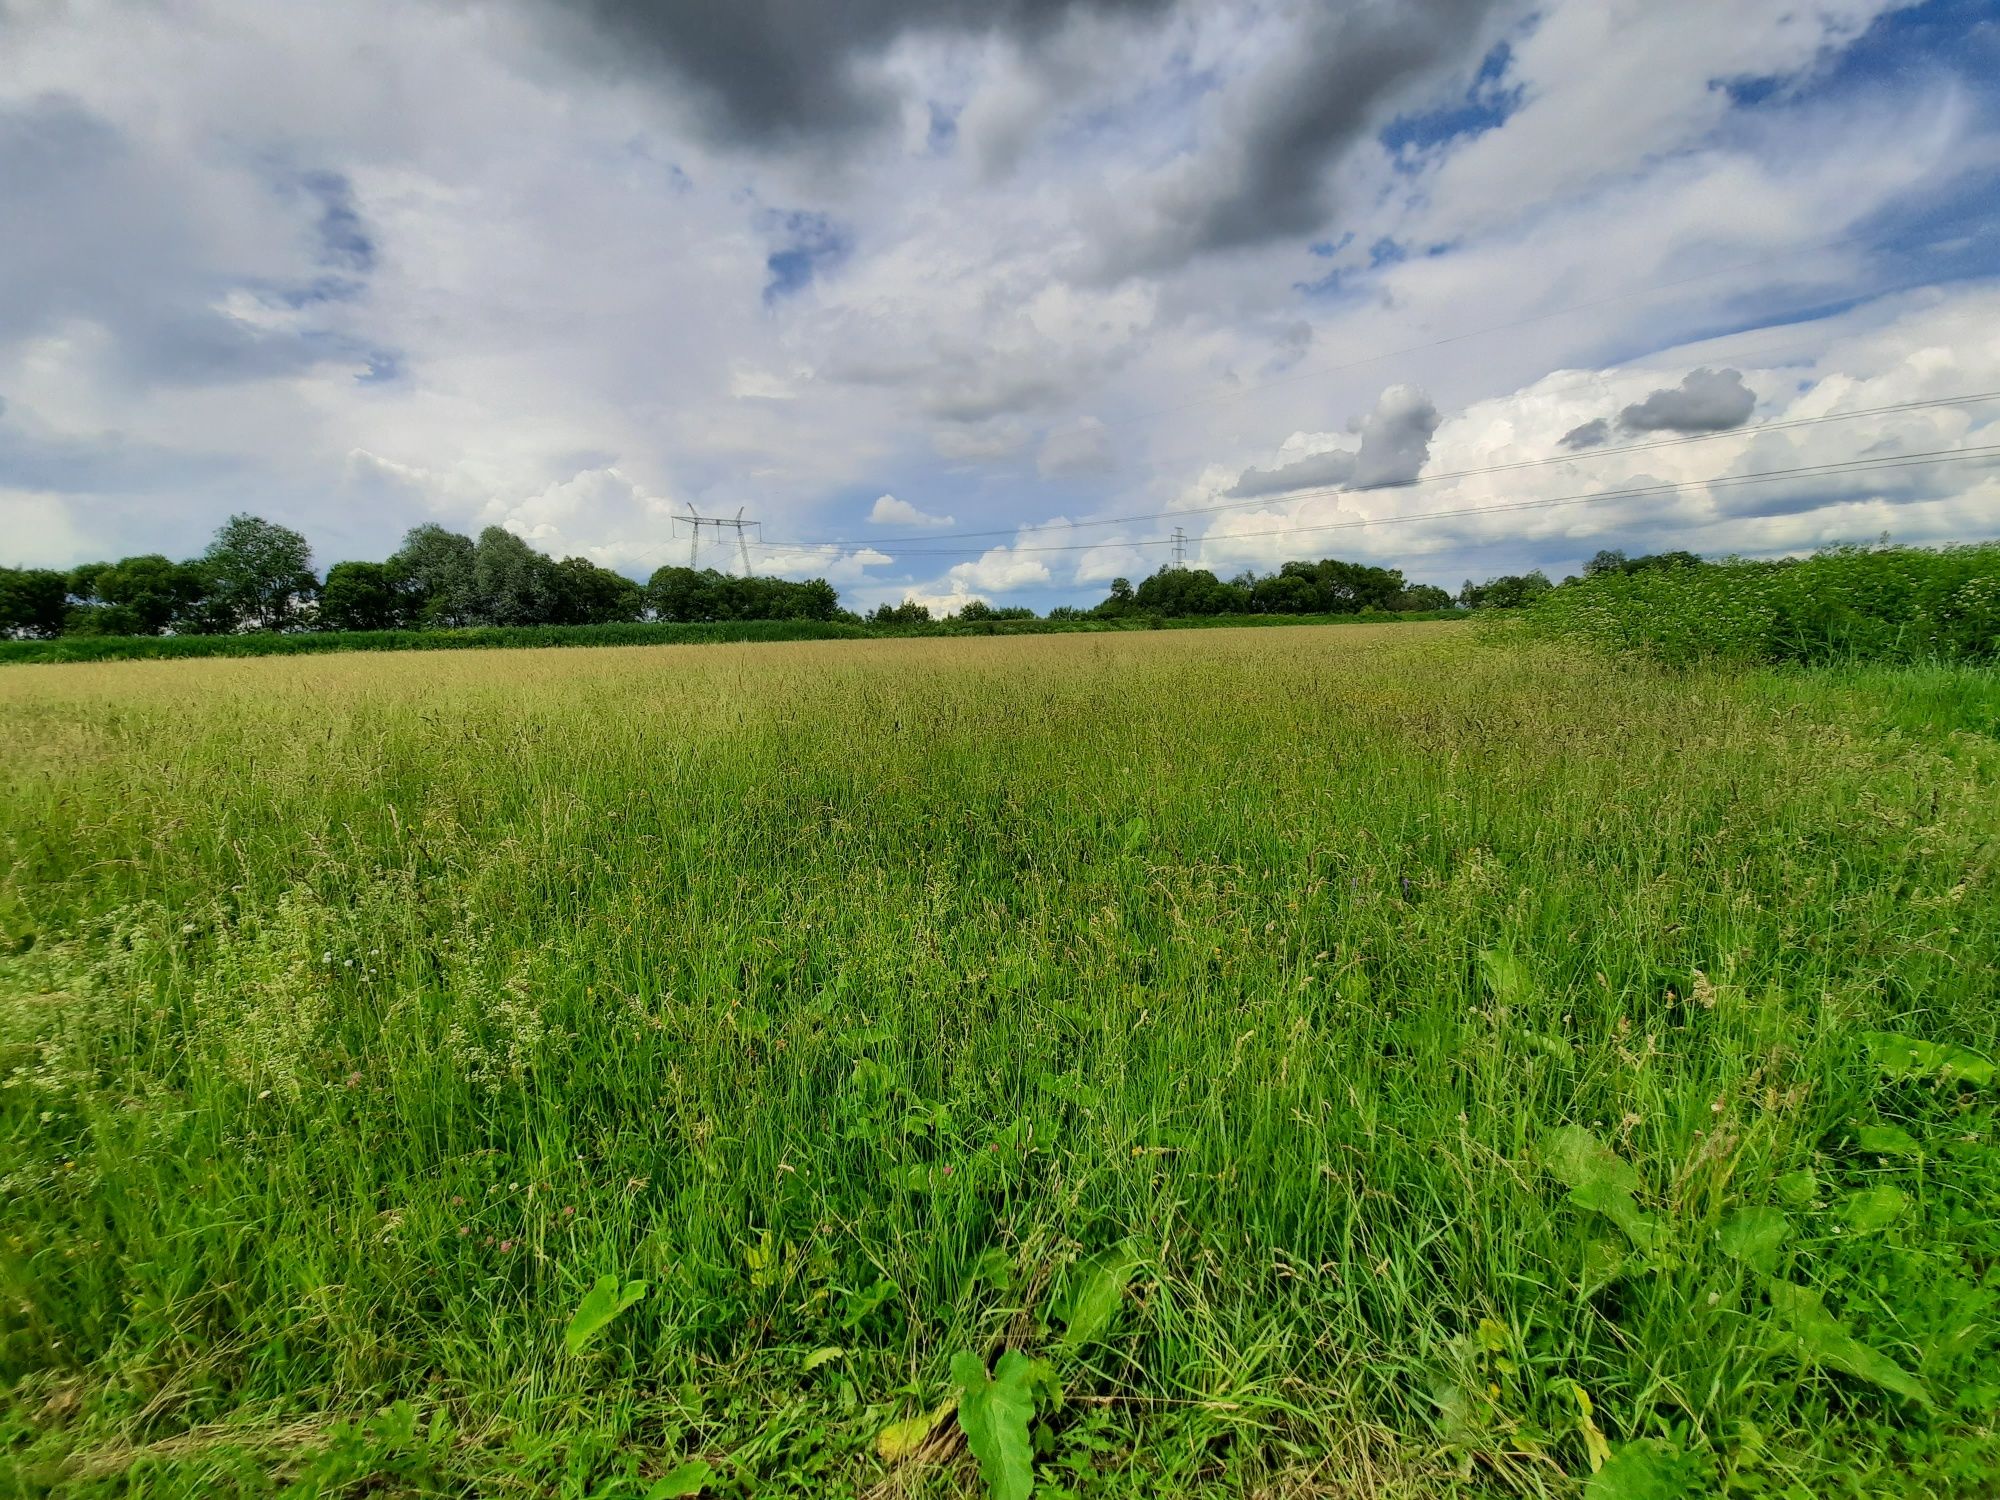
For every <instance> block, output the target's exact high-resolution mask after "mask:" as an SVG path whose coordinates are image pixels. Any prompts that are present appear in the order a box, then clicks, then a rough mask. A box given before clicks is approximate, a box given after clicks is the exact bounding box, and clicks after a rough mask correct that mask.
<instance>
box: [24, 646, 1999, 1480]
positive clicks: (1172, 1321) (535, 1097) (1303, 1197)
mask: <svg viewBox="0 0 2000 1500" xmlns="http://www.w3.org/2000/svg"><path fill="white" fill-rule="evenodd" d="M1941 670H1942V669H1937V668H1927V669H1923V671H1924V673H1926V674H1928V675H1927V677H1926V680H1927V681H1930V682H1931V683H1932V685H1931V686H1929V687H1921V686H1920V687H1918V688H1916V689H1913V690H1912V691H1911V692H1910V693H1909V694H1907V695H1905V710H1900V711H1899V712H1900V713H1901V715H1902V716H1901V717H1900V718H1899V719H1897V721H1896V722H1890V721H1889V720H1888V719H1887V718H1885V717H1884V716H1883V710H1882V705H1883V704H1884V703H1886V702H1890V701H1891V699H1892V698H1893V689H1894V687H1895V685H1896V684H1897V683H1900V682H1904V681H1906V680H1910V679H1908V678H1907V677H1906V676H1905V674H1903V673H1901V672H1899V671H1897V670H1894V669H1886V668H1875V669H1870V670H1869V671H1866V672H1864V671H1861V670H1860V669H1850V671H1849V672H1848V673H1847V674H1845V675H1844V676H1843V677H1842V678H1841V679H1840V683H1839V686H1838V689H1837V690H1833V691H1829V692H1827V693H1825V694H1823V695H1814V694H1812V693H1810V692H1808V691H1806V690H1805V688H1804V683H1805V681H1806V680H1805V679H1800V678H1792V679H1787V680H1784V681H1782V682H1779V681H1774V680H1771V679H1765V678H1761V677H1753V678H1749V679H1744V680H1732V679H1724V678H1718V677H1712V676H1708V675H1705V674H1700V673H1682V674H1675V675H1668V674H1663V673H1660V672H1658V671H1656V670H1653V669H1651V668H1650V667H1647V666H1645V665H1643V664H1635V663H1632V662H1630V661H1617V660H1606V659H1602V658H1600V657H1597V656H1595V655H1591V654H1583V653H1575V652H1571V651H1567V650H1563V649H1560V648H1553V647H1548V646H1541V645H1533V644H1529V645H1526V646H1523V647H1520V648H1519V649H1515V650H1509V651H1497V650H1492V649H1486V648H1482V647H1481V646H1479V645H1478V644H1477V643H1475V642H1472V641H1470V640H1469V639H1467V638H1466V637H1465V636H1464V634H1463V633H1461V632H1455V631H1452V630H1450V629H1449V628H1446V627H1441V626H1440V627H1414V628H1398V629H1394V630H1390V629H1386V628H1385V629H1369V628H1365V627H1355V628H1349V629H1342V630H1297V631H1288V632H1283V633H1273V632H1268V631H1202V632H1159V633H1135V634H1121V635H1083V636H1050V637H1040V638H1026V639H1005V640H991V641H988V640H936V641H876V642H865V641H864V642H827V643H804V644H798V645H790V646H775V647H760V648H758V649H756V650H748V649H740V648H731V647H718V648H716V649H714V650H710V651H703V652H666V651H660V652H650V653H649V652H644V651H634V650H624V651H603V652H598V651H580V650H571V651H561V652H511V653H504V654H503V653H459V654H455V655H452V656H423V655H407V656H387V657H360V656H354V657H342V658H331V659H314V660H309V661H299V660H290V659H282V658H281V659H274V660H259V661H210V662H185V663H177V664H171V665H169V666H166V667H160V666H154V665H147V664H137V663H135V664H125V665H117V664H113V665H105V666H93V667H77V668H75V669H72V670H67V671H63V672H48V673H8V674H0V732H4V734H5V735H6V739H7V754H6V755H5V757H4V762H0V764H4V772H3V773H0V774H4V776H5V778H6V782H5V793H6V794H5V797H4V799H0V856H4V866H0V868H4V871H5V875H4V880H0V932H4V936H5V939H6V942H7V946H8V948H9V949H10V950H11V956H10V957H8V958H7V959H6V960H5V963H4V967H0V996H4V998H0V1072H4V1081H5V1084H6V1087H5V1089H4V1090H0V1180H4V1185H5V1190H6V1201H7V1204H8V1208H7V1214H6V1222H5V1225H4V1228H0V1379H4V1380H5V1381H6V1382H7V1383H8V1384H7V1388H6V1389H7V1395H6V1400H5V1403H4V1407H5V1410H4V1415H0V1464H4V1465H5V1466H6V1467H5V1470H4V1473H5V1475H6V1476H7V1477H9V1478H11V1480H12V1482H13V1484H14V1486H15V1489H16V1490H17V1491H21V1492H26V1493H49V1494H62V1495H65V1496H91V1495H105V1496H109V1495H167V1494H174V1495H188V1496H195V1495H201V1496H208V1495H215V1494H232V1493H242V1494H275V1493H280V1492H283V1493H288V1494H362V1493H367V1494H374V1495H394V1496H403V1495H420V1494H421V1495H436V1494H451V1495H506V1494H554V1495H572V1496H616V1495H627V1496H636V1495H640V1494H643V1493H646V1491H647V1488H648V1486H649V1485H650V1484H651V1483H652V1482H653V1481H654V1479H655V1478H656V1477H658V1476H666V1475H672V1474H676V1473H678V1474H680V1475H681V1476H682V1478H683V1479H684V1480H686V1481H687V1482H688V1483H694V1482H697V1481H699V1480H700V1479H701V1476H702V1475H703V1474H706V1476H707V1480H706V1483H707V1486H708V1487H707V1489H706V1491H705V1492H706V1493H709V1494H716V1495H732V1496H742V1495H750V1494H755V1495H759V1496H770V1495H801V1496H806V1495H811V1496H822V1495H841V1494H858V1493H869V1492H874V1491H875V1488H876V1487H877V1486H887V1488H886V1489H883V1490H881V1491H880V1492H881V1493H911V1494H931V1495H944V1494H953V1495H958V1494H964V1495H974V1494H981V1493H984V1492H985V1491H984V1488H983V1486H984V1481H983V1480H982V1478H981V1477H980V1474H979V1471H978V1469H977V1468H976V1467H975V1466H974V1464H973V1463H972V1461H971V1460H970V1459H969V1458H968V1457H967V1455H966V1454H965V1452H964V1449H963V1447H962V1445H961V1444H960V1442H959V1440H958V1439H957V1437H956V1436H955V1433H956V1431H957V1428H956V1426H955V1425H954V1419H953V1418H952V1417H951V1416H950V1415H949V1414H948V1413H940V1410H939V1409H940V1404H941V1403H942V1402H945V1401H946V1400H947V1399H948V1398H949V1395H950V1393H951V1392H952V1391H953V1390H954V1389H955V1388H956V1387H955V1386H954V1384H953V1370H954V1365H953V1357H954V1356H955V1355H957V1356H971V1357H972V1359H973V1360H974V1364H973V1365H972V1366H971V1367H970V1368H971V1369H972V1370H973V1371H977V1368H978V1366H977V1361H978V1360H980V1359H990V1358H993V1357H995V1356H997V1355H999V1354H1000V1352H1001V1351H1002V1350H1015V1351H1019V1352H1021V1353H1023V1354H1026V1355H1029V1356H1032V1357H1035V1358H1039V1359H1043V1360H1046V1361H1048V1367H1049V1369H1050V1370H1051V1371H1052V1373H1053V1375H1054V1377H1055V1378H1056V1379H1057V1380H1058V1381H1059V1382H1060V1385H1061V1387H1062V1389H1063V1400H1062V1401H1061V1403H1060V1404H1059V1405H1058V1404H1056V1403H1055V1401H1054V1400H1053V1397H1052V1395H1051V1393H1050V1392H1049V1391H1048V1390H1047V1389H1046V1388H1044V1387H1036V1388H1035V1389H1034V1391H1033V1394H1032V1399H1033V1400H1034V1402H1035V1403H1036V1405H1037V1412H1036V1416H1035V1419H1034V1421H1035V1423H1036V1426H1034V1427H1033V1428H1028V1429H1024V1431H1025V1432H1028V1433H1031V1434H1032V1441H1034V1442H1035V1443H1036V1444H1037V1445H1038V1447H1037V1449H1036V1456H1035V1458H1034V1459H1033V1464H1034V1467H1033V1478H1034V1482H1035V1485H1036V1493H1037V1494H1038V1495H1042V1496H1047V1497H1057V1496H1063V1495H1077V1496H1134V1497H1136V1496H1156V1495H1175V1496H1181V1495H1200V1496H1223V1495H1247V1494H1257V1495H1288V1496H1317V1495H1369V1496H1378V1495H1379V1496H1443V1495H1465V1494H1527V1495H1551V1496H1563V1495H1576V1494H1579V1493H1583V1492H1585V1486H1586V1484H1587V1483H1588V1484H1591V1485H1594V1488H1593V1489H1591V1490H1590V1491H1589V1494H1590V1496H1591V1500H1601V1497H1606V1496H1612V1497H1615V1496H1619V1495H1637V1494H1647V1495H1656V1496H1657V1495H1664V1496H1673V1495H1685V1496H1691V1497H1692V1496H1708V1495H1718V1494H1728V1495H1786V1496H1793V1495H1796V1496H1807V1495H1811V1496H1820V1495H1862V1494H1884V1493H1897V1494H1923V1495H1933V1496H1948V1495H1963V1496H1974V1495H1986V1494H1991V1493H1993V1492H1994V1487H1995V1485H1996V1483H2000V1438H1996V1437H1995V1435H1994V1428H1993V1422H1992V1415H1993V1411H1994V1410H1995V1408H1996V1405H2000V1374H1996V1372H2000V1336H1996V1323H1995V1311H1996V1300H2000V1282H1996V1279H1995V1273H1994V1269H1993V1268H1994V1266H1995V1265H1996V1263H2000V1187H1996V1184H2000V1141H1997V1140H1996V1122H1995V1099H1996V1094H1995V1089H1994V1086H1993V1084H1992V1083H1991V1081H1990V1079H1987V1078H1985V1077H1984V1076H1983V1075H1981V1073H1980V1069H1979V1065H1980V1064H1981V1063H1982V1062H1983V1061H1984V1060H1989V1059H1991V1058H1992V1057H1993V1056H1994V1055H1995V1052H1996V1048H2000V999H1997V998H1996V992H1995V987H1994V984H1993V979H1992V976H1993V975H1994V973H1996V972H2000V920H1996V918H2000V892H1996V886H1995V880H1996V867H2000V813H1996V804H1995V801H1994V798H1993V796H1992V787H1993V784H1994V776H1995V773H1996V771H2000V754H1996V747H1995V746H1994V745H1993V744H1992V743H1991V742H1990V741H1989V740H1987V739H1986V738H1984V737H1983V736H1981V735H1979V734H1977V733H1973V732H1968V730H1967V729H1966V728H1965V727H1961V726H1958V725H1955V724H1952V723H1946V722H1943V720H1942V719H1941V718H1939V717H1938V715H1939V714H1942V713H1945V712H1946V711H1947V710H1949V711H1950V712H1952V713H1956V712H1957V710H1956V709H1951V708H1950V705H1953V704H1958V705H1962V704H1964V703H1967V702H1972V701H1974V700H1975V698H1976V695H1967V694H1955V693H1953V692H1951V691H1948V690H1945V689H1943V688H1940V687H1938V686H1937V685H1936V684H1937V681H1938V679H1937V677H1936V674H1937V673H1939V672H1940V671H1941ZM1877 688H1880V689H1882V691H1879V692H1878V691H1876V689H1877ZM1925 705H1931V707H1930V708H1926V707H1925ZM1940 705H1942V707H1940ZM1927 713H1928V714H1931V715H1932V716H1931V717H1929V718H1927V717H1925V715H1926V714H1927ZM1953 1049H1956V1050H1953ZM605 1276H610V1277H612V1278H613V1288H612V1291H611V1292H610V1293H606V1294H599V1296H600V1301H599V1302H598V1303H596V1304H594V1305H595V1306H597V1307H598V1308H599V1309H600V1310H602V1308H604V1307H606V1306H615V1302H616V1294H617V1291H618V1289H619V1288H621V1287H624V1286H625V1285H626V1284H627V1283H635V1282H644V1283H646V1285H645V1286H644V1287H643V1288H639V1289H638V1293H637V1300H636V1301H634V1302H633V1303H632V1304H631V1305H630V1306H629V1307H628V1308H626V1309H625V1310H624V1311H623V1312H622V1313H618V1314H617V1315H616V1316H615V1317H614V1318H612V1319H611V1320H610V1321H608V1322H606V1323H605V1324H604V1325H603V1326H602V1327H601V1328H597V1329H595V1331H594V1332H593V1333H588V1334H586V1335H584V1336H583V1337H582V1338H572V1339H571V1340H569V1341H568V1342H566V1339H565V1333H566V1330H573V1329H574V1328H577V1327H588V1326H589V1320H588V1319H585V1320H584V1321H583V1322H582V1323H578V1324H573V1323H572V1318H573V1315H575V1314H577V1313H578V1311H579V1308H581V1307H583V1306H585V1303H586V1298H587V1297H588V1296H589V1295H592V1288H593V1286H594V1284H595V1283H596V1282H597V1281H598V1279H599V1278H601V1277H605ZM606 1298H609V1299H610V1300H609V1301H606V1300H604V1299H606ZM572 1344H573V1345H574V1348H572V1347H571V1345H572ZM957 1368H958V1369H959V1370H960V1372H961V1373H963V1372H964V1371H965V1370H966V1369H967V1366H966V1365H965V1363H964V1360H963V1359H961V1361H960V1364H959V1366H958V1367H957ZM996 1368H1001V1369H1002V1373H1003V1374H1004V1375H1005V1376H1006V1378H1007V1379H1013V1378H1014V1376H1015V1375H1018V1374H1019V1372H1020V1366H1018V1365H1012V1366H1006V1367H1004V1368H1003V1367H998V1366H996ZM978 1379H979V1380H983V1379H984V1376H983V1375H980V1376H979V1377H978ZM969 1388H971V1389H974V1390H975V1394H978V1393H979V1392H983V1390H984V1388H983V1387H981V1386H977V1385H976V1383H975V1386H974V1387H969ZM980 1399H981V1400H985V1399H986V1398H985V1396H984V1395H980ZM990 1411H991V1403H990V1402H989V1403H988V1405H985V1406H981V1407H979V1408H978V1410H977V1412H976V1413H975V1415H978V1416H979V1420H980V1421H984V1420H985V1419H986V1416H988V1415H990ZM933 1414H937V1415H936V1420H935V1422H933V1420H932V1416H933ZM912 1419H915V1422H914V1428H913V1429H909V1428H906V1429H903V1431H904V1436H905V1438H906V1439H907V1441H906V1442H905V1444H904V1445H903V1446H904V1448H909V1449H913V1451H910V1452H904V1451H903V1450H902V1449H899V1448H898V1446H897V1444H896V1443H895V1442H894V1441H893V1440H891V1441H890V1442H889V1444H888V1451H889V1452H891V1453H896V1454H899V1455H900V1456H899V1457H898V1458H897V1459H896V1461H894V1462H893V1463H892V1462H891V1461H890V1460H889V1459H886V1458H884V1457H883V1450H882V1448H881V1447H879V1446H878V1440H879V1439H880V1437H881V1435H882V1434H883V1432H884V1430H885V1429H889V1428H892V1427H893V1426H894V1425H895V1424H899V1423H909V1422H911V1421H912ZM974 1426H975V1429H976V1430H980V1431H985V1430H986V1429H985V1428H983V1427H979V1426H978V1424H977V1423H975V1424H974ZM912 1430H913V1431H914V1433H915V1437H914V1438H910V1437H909V1433H910V1432H911V1431H912ZM1022 1440H1023V1442H1024V1443H1025V1442H1028V1441H1030V1438H1029V1437H1026V1436H1024V1437H1023V1439H1022ZM1607 1451H1609V1452H1610V1453H1612V1455H1613V1457H1612V1458H1611V1460H1610V1463H1609V1465H1608V1466H1607V1467H1606V1468H1605V1469H1604V1471H1603V1472H1602V1473H1600V1474H1598V1475H1597V1476H1596V1478H1595V1479H1594V1480H1593V1479H1592V1478H1591V1475H1592V1465H1593V1461H1594V1460H1596V1461H1599V1462H1601V1461H1603V1459H1604V1455H1605V1453H1606V1452H1607ZM1606 1476H1609V1477H1608V1478H1607V1477H1606ZM287 1485H290V1486H293V1488H291V1489H289V1490H288V1489H285V1486H287ZM1620 1486H1623V1487H1620ZM675 1488H676V1487H675V1486H664V1487H663V1489H662V1491H661V1492H662V1493H673V1492H675Z"/></svg>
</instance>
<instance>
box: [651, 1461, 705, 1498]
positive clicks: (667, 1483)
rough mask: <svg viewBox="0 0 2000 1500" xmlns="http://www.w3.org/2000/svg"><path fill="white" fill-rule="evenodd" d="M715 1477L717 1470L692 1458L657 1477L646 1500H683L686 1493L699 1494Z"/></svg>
mask: <svg viewBox="0 0 2000 1500" xmlns="http://www.w3.org/2000/svg"><path fill="white" fill-rule="evenodd" d="M714 1477H715V1471H714V1470H713V1469H711V1468H710V1467H709V1466H708V1465H707V1464H706V1463H705V1462H703V1461H702V1460H701V1459H698V1458H691V1459H689V1460H688V1461H687V1462H686V1463H684V1464H682V1465H681V1466H680V1467H679V1468H678V1469H674V1470H673V1471H671V1472H670V1473H666V1474H662V1475H661V1476H660V1477H659V1478H658V1479H655V1480H654V1481H653V1487H652V1488H651V1489H649V1490H647V1491H646V1500H681V1497H683V1496H686V1495H699V1494H700V1493H701V1492H702V1487H703V1486H705V1485H706V1484H707V1483H708V1482H709V1480H711V1479H713V1478H714Z"/></svg>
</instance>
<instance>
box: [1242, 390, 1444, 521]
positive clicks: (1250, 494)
mask: <svg viewBox="0 0 2000 1500" xmlns="http://www.w3.org/2000/svg"><path fill="white" fill-rule="evenodd" d="M1360 426H1361V441H1360V444H1359V445H1358V446H1357V447H1356V448H1354V449H1352V450H1350V449H1347V448H1340V447H1332V448H1327V449H1325V450H1323V451H1320V452H1317V453H1310V454H1307V455H1306V456H1305V457H1304V458H1300V459H1295V460H1293V461H1292V462H1291V463H1288V464H1280V465H1279V466H1278V467H1276V468H1272V469H1245V470H1244V471H1243V474H1242V477H1241V478H1239V479H1238V480H1237V481H1236V483H1235V484H1234V485H1233V486H1232V487H1231V488H1230V489H1229V491H1228V493H1229V494H1230V495H1231V496H1232V497H1235V498H1237V499H1243V500H1253V499H1256V498H1258V497H1260V496H1264V495H1282V494H1285V493H1287V492H1289V491H1292V490H1302V489H1328V488H1334V487H1340V488H1349V487H1351V488H1354V489H1364V490H1368V489H1382V488H1385V487H1388V486H1392V485H1402V484H1408V483H1410V482H1411V481H1412V480H1414V479H1415V478H1416V477H1417V475H1418V473H1419V472H1420V471H1421V470H1422V469H1423V466H1424V463H1425V461H1426V460H1427V459H1428V458H1429V457H1430V441H1431V434H1432V433H1434V432H1436V431H1437V426H1438V410H1437V407H1436V406H1435V405H1433V404H1432V402H1431V398H1430V397H1429V396H1426V395H1425V394H1424V393H1423V392H1422V391H1420V390H1418V389H1417V388H1416V387H1415V386H1410V385H1392V386H1390V387H1389V388H1388V389H1387V390H1385V391H1383V392H1382V395H1381V397H1380V399H1378V400H1377V401H1376V403H1375V409H1374V410H1373V411H1371V412H1369V413H1368V415H1367V416H1366V417H1364V418H1363V419H1362V421H1361V424H1360Z"/></svg>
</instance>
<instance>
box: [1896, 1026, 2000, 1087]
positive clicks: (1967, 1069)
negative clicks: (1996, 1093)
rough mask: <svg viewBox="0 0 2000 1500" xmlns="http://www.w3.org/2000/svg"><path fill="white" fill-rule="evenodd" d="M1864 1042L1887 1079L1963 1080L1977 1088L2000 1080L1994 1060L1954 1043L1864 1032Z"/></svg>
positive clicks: (1999, 1072)
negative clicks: (1997, 1077)
mask: <svg viewBox="0 0 2000 1500" xmlns="http://www.w3.org/2000/svg"><path fill="white" fill-rule="evenodd" d="M1861 1042H1862V1045H1863V1046H1865V1047H1867V1049H1868V1055H1869V1056H1870V1057H1872V1058H1874V1060H1875V1066H1876V1067H1877V1068H1879V1069H1880V1070H1881V1072H1882V1076H1883V1077H1885V1078H1897V1079H1902V1078H1935V1079H1938V1080H1940V1081H1941V1082H1947V1083H1949V1082H1952V1081H1955V1080H1963V1081H1964V1082H1966V1083H1969V1084H1972V1085H1973V1086H1974V1087H1975V1088H1987V1087H1990V1086H1991V1085H1992V1083H1993V1081H1994V1079H1995V1077H1996V1076H2000V1068H1996V1066H1995V1065H1994V1063H1993V1061H1992V1060H1991V1059H1990V1058H1986V1057H1982V1056H1981V1055H1980V1054H1979V1053H1977V1052H1974V1051H1972V1050H1971V1049H1970V1048H1969V1047H1960V1046H1956V1045H1954V1044H1953V1043H1951V1042H1926V1041H1923V1040H1921V1039H1920V1038H1917V1037H1913V1036H1900V1035H1898V1034H1897V1033H1895V1032H1893V1031H1869V1032H1864V1033H1863V1034H1862V1037H1861Z"/></svg>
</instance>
